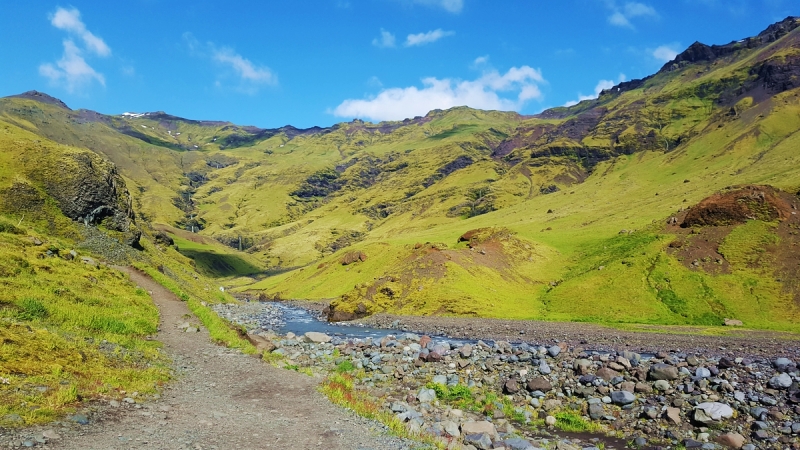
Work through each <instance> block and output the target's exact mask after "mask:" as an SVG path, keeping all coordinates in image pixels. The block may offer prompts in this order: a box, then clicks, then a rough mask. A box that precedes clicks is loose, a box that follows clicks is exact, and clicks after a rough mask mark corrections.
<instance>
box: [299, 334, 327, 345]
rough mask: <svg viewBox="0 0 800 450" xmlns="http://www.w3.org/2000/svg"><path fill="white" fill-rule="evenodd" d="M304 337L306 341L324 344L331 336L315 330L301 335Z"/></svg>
mask: <svg viewBox="0 0 800 450" xmlns="http://www.w3.org/2000/svg"><path fill="white" fill-rule="evenodd" d="M303 336H304V337H305V340H306V342H311V343H314V344H324V343H327V342H330V341H331V337H330V336H328V335H327V334H325V333H320V332H317V331H309V332H307V333H306V334H304V335H303Z"/></svg>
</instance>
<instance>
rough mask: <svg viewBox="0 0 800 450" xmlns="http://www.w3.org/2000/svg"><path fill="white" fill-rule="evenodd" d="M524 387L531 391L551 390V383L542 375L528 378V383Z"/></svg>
mask: <svg viewBox="0 0 800 450" xmlns="http://www.w3.org/2000/svg"><path fill="white" fill-rule="evenodd" d="M526 387H527V388H528V390H529V391H531V392H533V391H542V392H549V391H552V390H553V385H552V384H550V381H549V380H548V379H547V378H544V377H537V378H533V379H531V380H528V385H527V386H526Z"/></svg>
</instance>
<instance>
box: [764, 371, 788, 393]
mask: <svg viewBox="0 0 800 450" xmlns="http://www.w3.org/2000/svg"><path fill="white" fill-rule="evenodd" d="M769 385H770V387H772V388H773V389H788V388H789V387H791V386H792V377H790V376H789V374H787V373H782V374H780V375H778V376H775V377H772V378H771V379H770V380H769Z"/></svg>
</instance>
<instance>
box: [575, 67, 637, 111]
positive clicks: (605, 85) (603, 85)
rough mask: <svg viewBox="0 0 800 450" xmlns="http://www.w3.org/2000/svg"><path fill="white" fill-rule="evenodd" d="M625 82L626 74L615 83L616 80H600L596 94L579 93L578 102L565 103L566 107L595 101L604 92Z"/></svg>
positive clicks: (620, 76) (595, 88)
mask: <svg viewBox="0 0 800 450" xmlns="http://www.w3.org/2000/svg"><path fill="white" fill-rule="evenodd" d="M623 81H625V74H624V73H621V74H619V76H618V77H617V81H614V80H600V81H598V82H597V85H596V86H595V87H594V94H593V95H583V94H580V93H578V100H570V101H568V102H566V103H564V106H572V105H577V104H578V103H580V102H582V101H584V100H594V99H596V98H597V97H599V96H600V93H601V92H603V91H604V90H606V89H611V88H612V87H614V86H615V85H617V84H619V83H622V82H623Z"/></svg>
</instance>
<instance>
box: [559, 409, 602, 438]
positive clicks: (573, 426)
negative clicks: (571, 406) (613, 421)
mask: <svg viewBox="0 0 800 450" xmlns="http://www.w3.org/2000/svg"><path fill="white" fill-rule="evenodd" d="M554 417H555V418H556V428H558V429H559V430H562V431H567V432H571V433H587V432H588V433H597V432H600V431H602V430H603V427H602V426H601V425H600V424H597V423H594V422H589V421H587V420H585V419H584V418H583V417H581V416H580V414H578V413H576V412H574V411H560V412H557V413H555V415H554Z"/></svg>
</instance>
